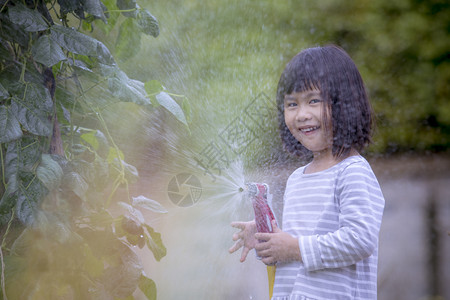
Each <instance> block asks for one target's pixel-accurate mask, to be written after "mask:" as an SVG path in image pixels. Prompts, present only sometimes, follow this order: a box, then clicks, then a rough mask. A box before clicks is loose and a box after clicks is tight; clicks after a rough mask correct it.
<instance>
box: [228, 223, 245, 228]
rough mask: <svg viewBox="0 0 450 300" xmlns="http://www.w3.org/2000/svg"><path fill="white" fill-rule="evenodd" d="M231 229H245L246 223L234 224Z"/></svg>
mask: <svg viewBox="0 0 450 300" xmlns="http://www.w3.org/2000/svg"><path fill="white" fill-rule="evenodd" d="M231 227H234V228H238V229H244V228H245V223H244V222H232V223H231Z"/></svg>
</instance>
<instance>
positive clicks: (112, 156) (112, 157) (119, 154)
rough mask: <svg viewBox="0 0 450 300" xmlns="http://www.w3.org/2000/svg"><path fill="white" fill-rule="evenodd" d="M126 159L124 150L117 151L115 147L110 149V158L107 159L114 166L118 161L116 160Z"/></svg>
mask: <svg viewBox="0 0 450 300" xmlns="http://www.w3.org/2000/svg"><path fill="white" fill-rule="evenodd" d="M124 158H125V155H124V154H123V152H122V150H120V149H116V148H113V147H109V153H108V157H107V158H106V160H107V161H108V163H110V164H112V163H113V162H114V160H116V159H120V160H123V159H124Z"/></svg>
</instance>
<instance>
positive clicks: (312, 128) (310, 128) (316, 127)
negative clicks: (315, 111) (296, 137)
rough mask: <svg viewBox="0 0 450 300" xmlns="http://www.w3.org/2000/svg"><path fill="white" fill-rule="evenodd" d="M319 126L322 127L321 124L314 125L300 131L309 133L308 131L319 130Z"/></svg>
mask: <svg viewBox="0 0 450 300" xmlns="http://www.w3.org/2000/svg"><path fill="white" fill-rule="evenodd" d="M319 128H320V126H312V127H306V128H300V131H301V132H302V133H308V132H311V131H314V130H317V129H319Z"/></svg>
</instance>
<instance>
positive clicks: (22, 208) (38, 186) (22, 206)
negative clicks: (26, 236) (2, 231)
mask: <svg viewBox="0 0 450 300" xmlns="http://www.w3.org/2000/svg"><path fill="white" fill-rule="evenodd" d="M47 193H48V191H47V189H46V188H45V186H44V185H43V184H42V183H41V182H40V181H39V180H38V179H37V177H36V175H34V174H32V173H20V185H19V191H18V194H17V204H16V215H17V218H18V219H19V220H20V221H21V222H22V223H23V224H24V225H28V226H31V225H33V224H34V223H35V214H36V210H37V209H38V208H39V206H40V204H41V202H42V199H43V198H44V196H45V195H46V194H47Z"/></svg>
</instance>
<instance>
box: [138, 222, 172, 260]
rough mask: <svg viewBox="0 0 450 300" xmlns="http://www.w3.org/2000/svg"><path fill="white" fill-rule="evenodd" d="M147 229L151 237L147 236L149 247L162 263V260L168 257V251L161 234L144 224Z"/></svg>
mask: <svg viewBox="0 0 450 300" xmlns="http://www.w3.org/2000/svg"><path fill="white" fill-rule="evenodd" d="M143 225H144V227H145V228H147V231H148V233H149V235H150V236H147V235H146V236H145V239H146V243H147V247H148V248H149V249H150V250H151V251H152V253H153V256H154V257H155V259H156V260H157V261H160V260H161V258H163V257H164V256H166V254H167V249H166V247H165V246H164V245H163V242H162V239H161V234H160V233H158V232H155V230H154V229H153V228H152V227H150V226H148V225H147V224H143Z"/></svg>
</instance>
